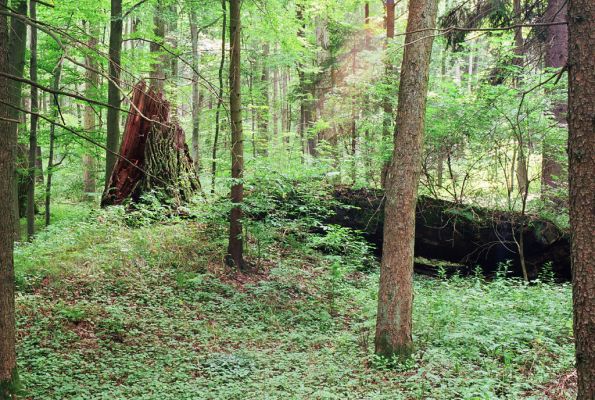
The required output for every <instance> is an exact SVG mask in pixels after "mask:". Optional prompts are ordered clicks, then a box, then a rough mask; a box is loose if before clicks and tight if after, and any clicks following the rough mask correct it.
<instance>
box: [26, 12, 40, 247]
mask: <svg viewBox="0 0 595 400" xmlns="http://www.w3.org/2000/svg"><path fill="white" fill-rule="evenodd" d="M36 5H37V2H36V1H35V0H31V2H30V4H29V16H30V17H31V19H33V20H35V19H37V10H36V8H37V7H36ZM29 47H30V51H31V60H30V65H29V75H30V78H31V80H32V81H33V82H37V28H36V27H35V26H31V41H30V43H29ZM38 110H39V99H38V89H37V87H35V86H31V111H32V112H33V113H34V114H31V128H30V131H29V165H28V172H29V177H28V182H27V183H28V184H29V187H28V190H27V238H28V239H29V240H31V239H33V235H34V234H35V183H36V180H35V173H36V168H37V123H38V119H39V117H38V116H37V115H36V114H37V112H38Z"/></svg>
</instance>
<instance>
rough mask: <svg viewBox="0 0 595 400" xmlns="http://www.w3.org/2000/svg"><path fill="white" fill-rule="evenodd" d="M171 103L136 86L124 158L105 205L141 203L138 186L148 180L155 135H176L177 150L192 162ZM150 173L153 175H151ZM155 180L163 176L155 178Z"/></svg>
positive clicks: (118, 164)
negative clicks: (149, 149)
mask: <svg viewBox="0 0 595 400" xmlns="http://www.w3.org/2000/svg"><path fill="white" fill-rule="evenodd" d="M169 111H170V104H169V103H168V102H167V101H166V100H165V99H164V98H163V95H162V93H160V92H155V91H154V90H153V89H152V88H148V89H147V85H146V84H145V82H143V81H141V82H139V83H138V84H137V85H136V86H135V87H134V92H133V96H132V104H131V106H130V113H129V114H128V118H127V120H126V125H125V128H124V136H123V138H122V144H121V146H120V152H119V154H120V157H119V158H118V160H117V161H116V164H115V165H114V169H113V171H112V173H111V177H110V181H109V184H108V185H107V189H106V191H105V192H104V194H103V199H102V202H101V205H102V206H107V205H118V204H122V203H123V202H124V201H125V200H126V199H128V198H131V199H132V200H133V201H136V200H138V197H139V193H135V189H136V188H137V187H138V183H139V182H140V181H141V180H142V179H143V178H145V177H146V173H147V171H146V170H145V148H146V144H147V140H148V139H149V137H150V134H151V132H159V133H160V134H161V135H172V134H173V135H174V138H173V139H174V140H173V143H174V147H175V148H174V149H173V150H176V151H179V152H181V153H182V154H183V156H185V157H186V158H187V160H188V162H190V163H191V162H192V159H191V157H190V154H189V151H188V147H187V145H186V141H185V137H184V131H183V130H182V128H181V127H180V126H179V125H178V124H177V123H176V122H171V121H170V120H169ZM149 173H150V172H149ZM151 178H153V180H155V179H160V177H151Z"/></svg>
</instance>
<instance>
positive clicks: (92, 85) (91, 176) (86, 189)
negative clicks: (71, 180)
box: [83, 23, 99, 201]
mask: <svg viewBox="0 0 595 400" xmlns="http://www.w3.org/2000/svg"><path fill="white" fill-rule="evenodd" d="M89 24H90V23H89ZM89 28H90V29H89V33H90V36H89V41H88V45H89V48H91V49H94V48H95V47H96V46H97V45H98V39H97V33H98V32H97V30H96V29H92V28H91V26H89ZM85 64H86V65H87V69H86V70H85V78H86V79H85V96H86V97H88V98H90V99H93V98H95V97H96V93H97V90H98V89H99V74H98V73H97V70H98V65H97V62H96V61H95V60H94V59H93V57H92V56H91V55H87V56H86V57H85ZM83 128H84V129H85V131H86V132H87V133H91V132H94V131H97V130H98V129H97V126H96V122H95V110H94V109H93V107H92V106H91V105H90V104H87V105H85V113H84V116H83ZM95 169H96V166H95V157H94V156H93V154H92V153H91V152H90V151H89V150H88V149H87V150H86V151H85V154H83V197H84V199H85V200H88V201H89V200H93V194H94V193H95V192H96V191H97V188H96V183H95Z"/></svg>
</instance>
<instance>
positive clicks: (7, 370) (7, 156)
mask: <svg viewBox="0 0 595 400" xmlns="http://www.w3.org/2000/svg"><path fill="white" fill-rule="evenodd" d="M6 6H7V4H6V0H0V8H3V9H4V8H6ZM8 32H9V28H8V19H7V17H6V16H5V15H0V71H1V72H5V73H10V72H11V70H10V66H9V59H8V53H9V46H8V43H9V37H8ZM12 84H13V83H12V82H10V81H9V80H8V79H7V78H4V77H0V96H2V97H3V100H6V98H5V94H6V93H8V91H9V88H10V86H11V85H12ZM8 100H9V101H8V102H10V98H9V99H8ZM12 119H13V118H12V110H11V109H10V107H9V106H7V105H5V104H0V198H1V199H3V200H4V201H0V398H2V399H11V398H12V396H13V395H15V394H16V391H17V389H18V387H17V386H18V385H17V384H18V374H17V363H16V350H15V340H16V332H15V310H14V290H15V289H14V258H13V247H14V232H13V226H14V225H15V222H14V219H15V217H16V215H15V213H14V209H13V204H12V202H11V201H6V199H12V197H13V186H14V185H15V183H14V181H15V162H16V157H15V155H16V146H17V136H16V126H15V125H16V123H15V122H11V121H9V120H12Z"/></svg>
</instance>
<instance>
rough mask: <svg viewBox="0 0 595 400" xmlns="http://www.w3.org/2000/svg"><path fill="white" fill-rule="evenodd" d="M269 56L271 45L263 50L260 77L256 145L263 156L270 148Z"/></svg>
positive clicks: (265, 46) (266, 45)
mask: <svg viewBox="0 0 595 400" xmlns="http://www.w3.org/2000/svg"><path fill="white" fill-rule="evenodd" d="M268 56H269V45H268V44H265V45H264V46H263V48H262V74H261V76H260V88H261V93H262V99H261V100H260V101H259V107H258V133H259V138H258V140H257V143H256V150H257V153H258V154H260V155H263V156H267V155H268V147H269V102H270V99H269V67H268V66H267V58H268Z"/></svg>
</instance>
